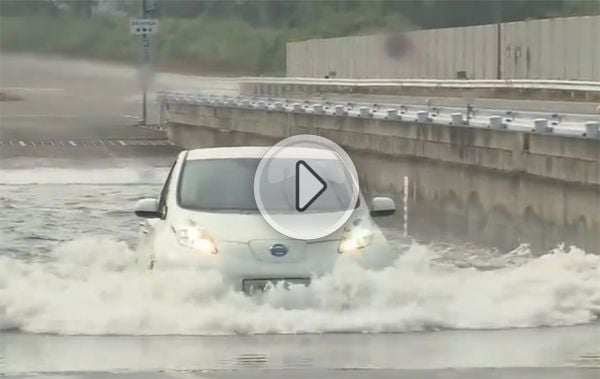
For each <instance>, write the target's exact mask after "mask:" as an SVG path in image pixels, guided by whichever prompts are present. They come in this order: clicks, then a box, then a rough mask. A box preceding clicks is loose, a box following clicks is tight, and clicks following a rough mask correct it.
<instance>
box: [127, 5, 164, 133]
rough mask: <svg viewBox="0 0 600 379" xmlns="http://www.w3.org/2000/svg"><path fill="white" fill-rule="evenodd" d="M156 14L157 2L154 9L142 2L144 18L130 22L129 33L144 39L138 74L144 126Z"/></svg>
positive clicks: (156, 22) (146, 119)
mask: <svg viewBox="0 0 600 379" xmlns="http://www.w3.org/2000/svg"><path fill="white" fill-rule="evenodd" d="M155 13H156V1H154V5H153V7H152V8H149V7H148V1H147V0H142V18H138V19H135V18H134V19H131V20H129V32H130V33H131V35H134V36H141V37H142V59H141V62H140V64H139V69H138V74H139V79H140V84H141V86H142V120H141V121H140V122H141V123H142V124H143V125H146V124H147V123H148V106H147V98H148V86H149V83H150V81H151V80H152V64H151V56H150V35H151V34H156V33H157V32H158V20H156V19H153V18H152V16H154V14H155Z"/></svg>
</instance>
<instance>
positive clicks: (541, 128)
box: [533, 118, 551, 133]
mask: <svg viewBox="0 0 600 379" xmlns="http://www.w3.org/2000/svg"><path fill="white" fill-rule="evenodd" d="M533 131H534V132H536V133H548V132H550V131H551V130H550V129H549V128H548V120H547V119H545V118H536V119H535V120H533Z"/></svg>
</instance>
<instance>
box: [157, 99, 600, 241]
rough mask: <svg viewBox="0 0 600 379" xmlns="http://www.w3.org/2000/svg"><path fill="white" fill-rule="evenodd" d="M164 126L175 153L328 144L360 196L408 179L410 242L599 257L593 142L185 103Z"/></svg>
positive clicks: (389, 190)
mask: <svg viewBox="0 0 600 379" xmlns="http://www.w3.org/2000/svg"><path fill="white" fill-rule="evenodd" d="M167 119H168V125H169V129H168V130H169V136H170V138H171V140H172V141H174V142H175V143H176V144H179V145H181V146H183V147H185V148H193V147H204V146H224V145H268V144H272V143H273V142H276V141H278V140H280V139H282V138H284V137H287V136H290V135H295V134H305V133H310V134H318V135H322V136H324V137H327V138H330V139H332V140H333V141H336V142H337V143H338V144H340V145H341V146H343V147H344V148H345V149H347V150H348V151H349V153H350V155H351V156H352V157H353V159H354V162H355V164H356V166H357V170H358V172H359V175H360V180H361V187H362V188H363V190H364V191H365V192H367V193H368V194H387V195H392V196H395V197H396V198H397V200H398V201H400V199H401V198H402V195H403V194H402V186H403V177H404V176H405V175H407V176H409V178H410V183H411V189H410V193H409V198H410V213H409V218H410V225H409V226H410V228H409V231H410V232H411V234H413V235H417V236H425V237H428V238H436V239H439V238H444V236H453V237H460V238H467V239H468V240H472V241H480V242H485V243H492V244H495V245H498V246H501V247H504V248H511V247H515V246H516V245H517V244H519V243H521V242H529V243H531V244H533V246H538V247H544V248H547V247H549V246H555V245H556V244H557V243H559V242H567V243H574V244H577V245H578V246H581V247H584V248H586V249H587V250H588V251H595V252H599V249H600V140H598V139H582V138H564V137H560V136H554V135H538V134H531V133H520V132H508V131H505V130H492V129H483V128H472V127H464V126H445V125H434V124H417V123H411V122H397V121H387V120H373V119H358V118H348V117H335V116H327V115H314V114H313V115H311V114H294V113H286V112H272V111H271V112H269V111H265V110H252V109H234V108H214V107H208V106H198V105H191V104H169V107H168V111H167Z"/></svg>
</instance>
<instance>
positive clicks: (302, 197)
mask: <svg viewBox="0 0 600 379" xmlns="http://www.w3.org/2000/svg"><path fill="white" fill-rule="evenodd" d="M326 189H327V183H326V182H325V181H324V180H323V179H322V178H321V177H320V176H319V175H318V174H317V173H316V172H315V170H313V169H312V168H310V166H309V165H308V164H306V162H304V161H302V160H300V161H298V162H296V210H297V211H298V212H304V211H305V210H307V209H308V207H310V205H311V204H312V203H314V202H315V200H317V198H318V197H319V196H320V195H321V194H322V193H323V192H325V190H326Z"/></svg>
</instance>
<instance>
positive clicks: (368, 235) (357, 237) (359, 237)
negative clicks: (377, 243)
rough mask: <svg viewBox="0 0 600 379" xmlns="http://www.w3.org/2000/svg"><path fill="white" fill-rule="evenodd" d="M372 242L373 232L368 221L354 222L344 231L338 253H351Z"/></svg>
mask: <svg viewBox="0 0 600 379" xmlns="http://www.w3.org/2000/svg"><path fill="white" fill-rule="evenodd" d="M371 241H373V230H372V227H371V225H370V222H368V221H362V220H356V221H354V222H353V223H352V225H350V226H349V227H347V228H346V229H345V230H344V233H342V239H341V240H340V246H339V248H338V252H339V253H341V254H344V253H351V252H353V251H356V250H360V249H362V248H363V247H366V246H369V245H370V244H371Z"/></svg>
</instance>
